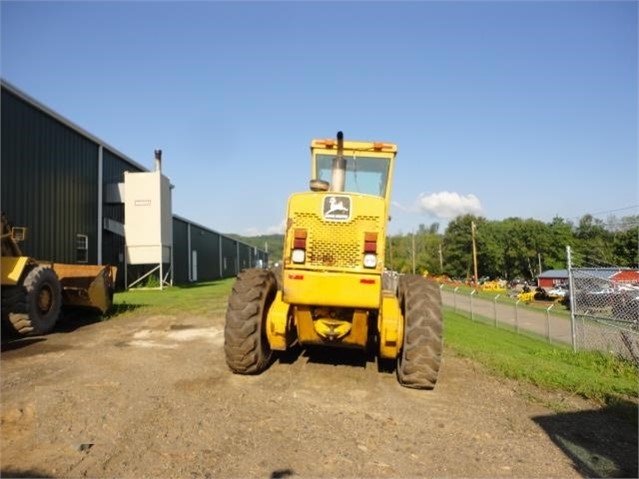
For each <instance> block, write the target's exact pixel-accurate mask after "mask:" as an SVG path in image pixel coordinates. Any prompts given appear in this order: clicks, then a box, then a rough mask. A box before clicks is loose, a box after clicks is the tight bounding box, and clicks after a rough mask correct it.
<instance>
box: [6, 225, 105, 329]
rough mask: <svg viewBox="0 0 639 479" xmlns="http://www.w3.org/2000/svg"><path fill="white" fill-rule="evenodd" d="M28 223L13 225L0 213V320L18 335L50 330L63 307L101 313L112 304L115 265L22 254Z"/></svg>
mask: <svg viewBox="0 0 639 479" xmlns="http://www.w3.org/2000/svg"><path fill="white" fill-rule="evenodd" d="M26 235H27V229H26V228H24V227H12V226H11V225H10V224H9V221H8V220H7V217H6V216H5V214H4V213H2V243H1V245H2V257H1V260H2V264H1V266H2V270H1V271H0V273H1V277H2V290H1V291H0V293H1V298H2V322H3V323H4V325H5V326H7V327H8V328H9V329H10V330H12V331H14V332H16V333H18V334H21V335H27V334H28V335H40V334H47V333H50V332H51V331H52V330H53V329H54V327H55V325H56V322H57V320H58V318H59V316H60V311H61V309H62V307H73V308H86V309H90V310H95V311H98V312H100V313H102V314H104V313H105V312H106V311H107V310H108V309H109V308H110V307H111V305H112V302H113V292H114V288H115V275H116V272H117V268H115V267H112V266H109V265H89V264H64V263H54V262H51V261H42V260H36V259H34V258H31V257H29V256H25V255H23V253H22V251H21V249H20V246H19V245H18V242H20V241H22V240H24V239H26Z"/></svg>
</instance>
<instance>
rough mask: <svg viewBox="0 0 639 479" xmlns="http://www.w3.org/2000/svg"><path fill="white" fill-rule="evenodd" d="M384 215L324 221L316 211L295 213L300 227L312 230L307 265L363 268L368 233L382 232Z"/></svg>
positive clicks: (296, 223) (296, 224) (308, 242)
mask: <svg viewBox="0 0 639 479" xmlns="http://www.w3.org/2000/svg"><path fill="white" fill-rule="evenodd" d="M380 220H381V218H379V217H376V216H355V217H354V218H353V219H351V220H350V221H345V222H337V221H323V220H322V218H321V217H320V216H318V215H315V214H312V213H297V214H295V215H294V224H295V227H296V228H306V229H307V231H308V240H307V249H306V265H307V266H311V267H314V266H315V267H331V268H361V267H362V244H363V241H364V232H367V231H368V232H380V231H381V230H382V224H381V221H380Z"/></svg>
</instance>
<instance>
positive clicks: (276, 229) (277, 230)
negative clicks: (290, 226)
mask: <svg viewBox="0 0 639 479" xmlns="http://www.w3.org/2000/svg"><path fill="white" fill-rule="evenodd" d="M285 227H286V218H284V219H283V220H282V221H281V222H280V223H279V224H277V225H273V226H269V227H267V228H266V230H261V229H259V228H255V227H251V228H247V229H246V236H262V235H280V234H284V229H285Z"/></svg>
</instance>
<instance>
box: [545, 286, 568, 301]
mask: <svg viewBox="0 0 639 479" xmlns="http://www.w3.org/2000/svg"><path fill="white" fill-rule="evenodd" d="M547 293H548V296H550V297H551V298H563V297H565V296H566V295H567V294H568V287H567V286H563V285H559V286H555V287H554V288H552V289H550V290H548V292H547Z"/></svg>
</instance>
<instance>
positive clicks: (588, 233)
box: [386, 214, 639, 280]
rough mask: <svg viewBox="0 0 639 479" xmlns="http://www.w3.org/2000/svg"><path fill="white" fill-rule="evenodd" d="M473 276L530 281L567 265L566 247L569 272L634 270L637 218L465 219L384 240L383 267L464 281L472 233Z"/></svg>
mask: <svg viewBox="0 0 639 479" xmlns="http://www.w3.org/2000/svg"><path fill="white" fill-rule="evenodd" d="M473 224H474V225H475V234H474V237H475V248H476V256H477V272H478V277H479V278H480V279H481V278H482V277H488V278H491V279H494V278H502V279H507V280H512V279H514V278H522V279H532V278H534V277H536V276H537V275H538V274H539V273H540V272H541V271H546V270H548V269H564V268H566V266H567V253H566V246H570V248H571V253H572V254H571V257H572V258H571V259H572V264H573V266H574V267H585V266H587V267H610V266H615V267H631V268H632V267H634V268H636V267H638V265H639V251H638V249H639V248H638V246H639V216H627V217H623V218H619V219H618V218H616V217H610V218H608V220H607V221H603V220H601V219H598V218H595V217H593V216H592V215H590V214H587V215H584V216H583V217H581V219H580V220H579V221H578V222H577V223H576V224H574V223H572V222H570V221H566V220H565V219H563V218H560V217H555V218H553V220H552V221H550V222H548V223H545V222H543V221H540V220H535V219H521V218H506V219H504V220H498V221H497V220H487V219H486V218H483V217H479V216H474V215H465V216H459V217H457V218H455V219H454V220H452V221H451V222H450V223H449V224H448V226H447V227H446V229H445V231H444V232H443V233H441V234H440V233H439V224H437V223H433V224H431V225H429V226H425V225H423V224H421V225H419V228H418V229H417V231H415V232H411V233H408V234H403V235H396V236H392V237H390V238H389V241H388V242H387V245H386V248H387V250H386V255H387V256H386V264H387V265H388V266H389V268H391V269H394V270H397V271H400V272H403V273H409V272H413V270H414V271H415V272H416V273H419V274H423V273H424V272H426V271H427V272H428V273H430V274H434V275H447V276H450V277H455V278H460V279H466V278H471V277H472V276H473V275H474V264H473V244H472V242H473V232H472V227H473V226H472V225H473Z"/></svg>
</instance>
